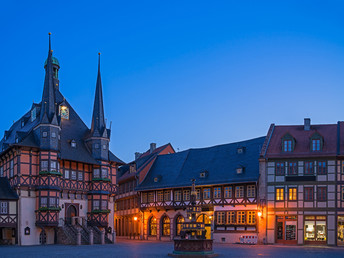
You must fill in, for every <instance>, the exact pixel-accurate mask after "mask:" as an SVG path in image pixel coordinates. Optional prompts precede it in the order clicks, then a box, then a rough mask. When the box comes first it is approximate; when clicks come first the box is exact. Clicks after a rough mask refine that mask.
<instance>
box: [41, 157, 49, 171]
mask: <svg viewBox="0 0 344 258" xmlns="http://www.w3.org/2000/svg"><path fill="white" fill-rule="evenodd" d="M48 165H49V163H48V161H47V160H42V161H41V171H48Z"/></svg>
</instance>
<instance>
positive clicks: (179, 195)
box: [174, 190, 182, 202]
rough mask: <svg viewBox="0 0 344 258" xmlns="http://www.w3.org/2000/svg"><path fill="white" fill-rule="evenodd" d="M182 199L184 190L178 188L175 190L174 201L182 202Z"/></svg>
mask: <svg viewBox="0 0 344 258" xmlns="http://www.w3.org/2000/svg"><path fill="white" fill-rule="evenodd" d="M181 200H182V191H180V190H176V191H174V201H175V202H180V201H181Z"/></svg>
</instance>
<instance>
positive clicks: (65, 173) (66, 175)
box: [64, 169, 69, 179]
mask: <svg viewBox="0 0 344 258" xmlns="http://www.w3.org/2000/svg"><path fill="white" fill-rule="evenodd" d="M64 177H65V178H66V179H69V170H67V169H66V170H65V172H64Z"/></svg>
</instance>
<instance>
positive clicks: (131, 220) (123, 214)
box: [114, 143, 175, 239]
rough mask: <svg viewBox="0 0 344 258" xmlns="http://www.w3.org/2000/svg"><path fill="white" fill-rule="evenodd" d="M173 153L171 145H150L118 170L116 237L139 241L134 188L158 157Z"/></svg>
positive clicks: (139, 220) (136, 202)
mask: <svg viewBox="0 0 344 258" xmlns="http://www.w3.org/2000/svg"><path fill="white" fill-rule="evenodd" d="M171 153H175V151H174V149H173V147H172V145H171V144H170V143H169V144H166V145H163V146H160V147H158V148H157V147H156V144H155V143H151V144H150V148H149V150H147V151H146V152H144V153H138V152H136V153H135V160H134V161H132V162H130V163H129V164H126V165H123V166H121V167H120V168H119V170H118V174H117V182H118V191H117V194H116V200H115V222H114V223H115V224H114V225H115V229H116V235H117V237H125V238H130V239H131V238H132V239H139V238H140V237H141V232H142V227H141V221H142V219H141V217H142V215H141V210H140V196H139V194H138V192H137V191H136V189H135V188H136V187H137V186H138V185H139V184H140V182H142V180H143V179H144V178H145V176H146V175H147V172H148V171H149V169H150V168H151V166H152V164H154V161H155V159H156V157H157V156H158V155H166V154H171Z"/></svg>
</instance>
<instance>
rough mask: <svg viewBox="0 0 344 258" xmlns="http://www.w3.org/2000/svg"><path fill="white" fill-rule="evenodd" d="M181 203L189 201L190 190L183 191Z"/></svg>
mask: <svg viewBox="0 0 344 258" xmlns="http://www.w3.org/2000/svg"><path fill="white" fill-rule="evenodd" d="M183 201H190V190H184V191H183Z"/></svg>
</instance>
